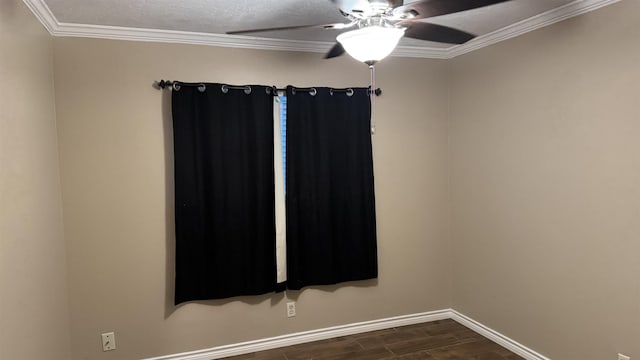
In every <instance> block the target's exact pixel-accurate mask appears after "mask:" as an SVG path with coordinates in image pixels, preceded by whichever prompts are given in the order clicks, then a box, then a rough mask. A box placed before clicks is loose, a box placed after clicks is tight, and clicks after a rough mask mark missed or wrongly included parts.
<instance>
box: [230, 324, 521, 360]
mask: <svg viewBox="0 0 640 360" xmlns="http://www.w3.org/2000/svg"><path fill="white" fill-rule="evenodd" d="M310 359H313V360H343V359H344V360H419V359H428V360H524V359H523V358H522V357H520V356H518V355H516V354H514V353H512V352H510V351H509V350H507V349H505V348H503V347H501V346H500V345H498V344H496V343H494V342H492V341H491V340H489V339H487V338H485V337H483V336H481V335H479V334H477V333H475V332H473V331H472V330H469V329H467V328H466V327H464V326H462V325H460V324H458V323H457V322H455V321H453V320H440V321H434V322H429V323H423V324H417V325H411V326H403V327H398V328H393V329H386V330H380V331H374V332H369V333H364V334H357V335H351V336H343V337H338V338H334V339H329V340H323V341H318V342H312V343H307V344H301V345H294V346H289V347H284V348H279V349H273V350H268V351H262V352H257V353H252V354H247V355H241V356H234V357H230V358H227V360H310Z"/></svg>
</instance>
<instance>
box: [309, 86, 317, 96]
mask: <svg viewBox="0 0 640 360" xmlns="http://www.w3.org/2000/svg"><path fill="white" fill-rule="evenodd" d="M317 93H318V91H317V90H316V88H313V87H312V88H311V90H309V95H311V96H316V94H317Z"/></svg>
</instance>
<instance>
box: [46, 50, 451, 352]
mask: <svg viewBox="0 0 640 360" xmlns="http://www.w3.org/2000/svg"><path fill="white" fill-rule="evenodd" d="M54 43H55V86H56V99H57V103H56V105H57V116H58V135H59V143H60V154H61V174H62V187H63V201H64V212H65V230H66V243H67V249H68V253H67V255H68V258H69V269H70V273H69V284H70V302H71V329H72V339H73V341H72V343H73V344H72V349H73V358H74V359H92V360H94V359H95V360H99V359H136V358H143V357H151V356H158V355H164V354H171V353H176V352H182V351H189V350H196V349H202V348H208V347H213V346H217V345H223V344H229V343H236V342H241V341H247V340H252V339H260V338H265V337H271V336H277V335H282V334H287V333H292V332H297V331H304V330H311V329H317V328H323V327H328V326H334V325H339V324H347V323H353V322H358V321H366V320H372V319H378V318H384V317H390V316H395V315H402V314H411V313H417V312H423V311H429V310H437V309H443V308H448V307H449V306H450V299H449V294H450V292H451V291H450V276H449V274H450V269H449V266H450V265H449V261H448V259H449V241H448V240H449V233H448V231H449V223H448V222H449V211H448V192H449V191H448V171H447V169H448V165H447V98H448V94H447V81H448V73H447V64H446V63H445V62H442V61H437V60H411V59H389V60H388V61H385V62H384V63H382V64H380V66H379V67H378V85H379V86H380V87H382V88H383V90H384V94H383V96H381V97H379V98H377V103H376V106H377V111H376V120H377V129H378V132H377V135H375V137H374V152H375V155H374V156H375V160H374V161H375V164H374V165H375V175H376V191H377V192H376V196H377V210H378V236H379V262H380V276H379V280H378V281H367V282H362V283H353V284H349V285H344V286H336V287H320V288H314V289H307V290H304V291H302V292H293V293H288V294H287V296H289V297H292V298H293V299H296V300H297V301H298V303H297V308H298V315H297V317H295V318H292V319H287V318H286V316H285V302H286V298H285V297H283V295H282V294H280V295H274V294H271V295H265V296H257V297H246V298H237V299H232V300H220V301H207V302H200V303H190V304H187V305H183V306H180V307H178V308H174V307H173V306H172V291H173V288H172V271H173V241H174V238H173V217H172V216H173V213H172V206H173V203H172V187H173V182H172V171H173V170H172V155H171V154H172V142H171V127H170V114H169V108H168V102H167V101H168V100H169V95H170V93H169V92H168V91H165V92H164V93H163V92H161V91H158V90H156V89H154V88H152V83H153V81H154V80H159V79H161V78H163V79H178V80H183V81H211V82H226V83H232V84H244V83H258V84H274V85H278V86H284V85H287V84H293V85H298V86H310V85H327V86H336V87H342V86H354V85H359V86H366V85H367V84H368V81H369V73H368V69H367V67H366V66H365V65H363V64H359V63H356V62H355V61H353V60H351V59H349V58H347V57H346V56H345V57H343V58H340V59H334V60H330V61H327V60H322V59H321V58H322V54H304V53H287V52H269V51H251V50H239V49H225V48H216V47H204V46H187V45H169V44H154V43H135V42H120V41H108V40H93V39H69V38H66V39H65V38H57V39H55V40H54ZM104 331H115V332H116V342H117V346H118V349H117V350H116V351H114V352H108V353H103V352H102V351H101V349H100V342H99V336H100V333H102V332H104Z"/></svg>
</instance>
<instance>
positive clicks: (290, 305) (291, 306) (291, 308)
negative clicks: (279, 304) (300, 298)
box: [287, 301, 296, 317]
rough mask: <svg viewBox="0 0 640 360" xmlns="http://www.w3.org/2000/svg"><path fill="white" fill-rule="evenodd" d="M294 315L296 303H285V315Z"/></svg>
mask: <svg viewBox="0 0 640 360" xmlns="http://www.w3.org/2000/svg"><path fill="white" fill-rule="evenodd" d="M294 316H296V303H295V302H293V301H291V302H288V303H287V317H294Z"/></svg>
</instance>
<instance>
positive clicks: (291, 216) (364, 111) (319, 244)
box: [286, 86, 378, 289]
mask: <svg viewBox="0 0 640 360" xmlns="http://www.w3.org/2000/svg"><path fill="white" fill-rule="evenodd" d="M315 90H316V91H315V95H313V94H314V91H311V92H309V91H300V90H298V91H296V89H295V88H293V87H291V86H289V87H288V88H287V169H286V175H287V176H286V181H287V193H286V206H287V208H286V216H287V286H288V288H290V289H300V288H302V287H304V286H309V285H326V284H336V283H339V282H345V281H352V280H364V279H371V278H375V277H377V273H378V265H377V246H376V217H375V197H374V187H373V186H374V181H373V161H372V151H371V133H370V115H371V106H370V100H369V95H368V89H366V88H354V89H352V92H346V91H336V90H333V89H330V88H315ZM351 93H352V95H351V96H349V95H348V94H351Z"/></svg>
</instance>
